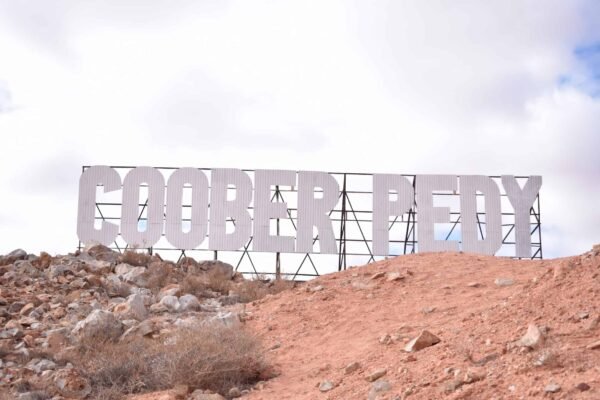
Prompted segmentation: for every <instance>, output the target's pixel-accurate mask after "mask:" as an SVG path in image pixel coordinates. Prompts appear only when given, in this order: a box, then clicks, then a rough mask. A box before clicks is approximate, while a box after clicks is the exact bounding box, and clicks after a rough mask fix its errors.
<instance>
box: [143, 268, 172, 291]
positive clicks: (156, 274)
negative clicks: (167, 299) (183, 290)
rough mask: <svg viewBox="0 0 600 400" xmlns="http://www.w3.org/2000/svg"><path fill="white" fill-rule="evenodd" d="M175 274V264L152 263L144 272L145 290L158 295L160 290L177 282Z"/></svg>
mask: <svg viewBox="0 0 600 400" xmlns="http://www.w3.org/2000/svg"><path fill="white" fill-rule="evenodd" d="M176 274H177V271H176V269H175V264H173V263H171V262H164V261H155V262H152V263H150V265H148V269H147V271H146V275H147V282H148V283H147V288H148V289H150V290H152V291H153V292H154V293H158V292H159V291H160V289H162V288H163V287H165V286H166V285H168V284H169V283H171V282H172V281H176V280H177V278H176V276H175V275H176Z"/></svg>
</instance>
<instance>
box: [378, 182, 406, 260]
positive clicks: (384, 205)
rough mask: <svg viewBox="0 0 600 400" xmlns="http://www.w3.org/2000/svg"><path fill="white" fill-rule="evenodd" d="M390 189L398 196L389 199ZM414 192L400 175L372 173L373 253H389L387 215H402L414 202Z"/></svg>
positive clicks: (385, 254)
mask: <svg viewBox="0 0 600 400" xmlns="http://www.w3.org/2000/svg"><path fill="white" fill-rule="evenodd" d="M390 191H394V192H395V193H397V196H398V198H397V199H396V200H394V201H390ZM414 197H415V193H414V190H413V187H412V185H411V184H410V182H409V180H408V179H407V178H405V177H404V176H402V175H391V174H376V175H373V254H374V255H377V256H387V255H389V253H390V247H389V242H390V230H389V217H390V216H391V215H394V216H398V215H402V214H404V213H405V212H407V211H408V210H410V208H411V206H412V205H413V202H414Z"/></svg>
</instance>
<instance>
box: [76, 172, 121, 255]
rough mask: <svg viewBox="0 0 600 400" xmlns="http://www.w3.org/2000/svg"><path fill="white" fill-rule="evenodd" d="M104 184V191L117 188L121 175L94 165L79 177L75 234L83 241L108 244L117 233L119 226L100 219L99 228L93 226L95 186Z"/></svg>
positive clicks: (119, 184)
mask: <svg viewBox="0 0 600 400" xmlns="http://www.w3.org/2000/svg"><path fill="white" fill-rule="evenodd" d="M99 185H102V186H104V193H107V192H112V191H114V190H119V189H120V188H121V177H120V176H119V174H118V173H117V171H115V170H114V169H112V168H109V167H105V166H100V165H98V166H94V167H90V168H88V169H86V170H85V171H84V172H83V174H81V177H80V178H79V204H78V210H77V236H78V237H79V240H80V241H82V242H83V243H90V242H98V243H102V244H103V245H105V246H108V245H110V244H111V243H112V242H113V241H114V240H115V238H116V237H117V235H118V234H119V226H118V225H116V224H112V223H110V222H106V221H102V226H101V227H100V229H95V228H94V216H95V213H96V186H99Z"/></svg>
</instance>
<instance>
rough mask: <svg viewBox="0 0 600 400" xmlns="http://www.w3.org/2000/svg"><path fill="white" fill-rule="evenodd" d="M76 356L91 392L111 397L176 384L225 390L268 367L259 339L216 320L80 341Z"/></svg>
mask: <svg viewBox="0 0 600 400" xmlns="http://www.w3.org/2000/svg"><path fill="white" fill-rule="evenodd" d="M72 362H73V364H75V366H76V367H78V368H80V369H81V370H82V371H83V373H84V374H85V376H86V378H87V379H88V380H89V382H90V384H91V386H92V390H93V392H92V393H93V398H98V399H100V398H102V399H107V400H116V399H120V398H122V397H123V396H124V395H127V394H131V393H141V392H148V391H154V390H164V389H169V388H172V387H174V386H175V385H178V384H183V385H187V386H189V387H190V388H192V389H195V388H202V389H209V390H212V391H215V392H219V393H222V394H226V393H227V391H228V390H229V389H230V388H232V387H234V386H236V387H244V386H248V385H250V384H252V383H254V382H256V381H258V380H259V378H260V376H261V373H263V372H264V371H265V370H266V369H267V366H266V363H265V361H264V360H263V356H262V351H261V348H260V345H259V342H258V340H257V339H255V338H254V337H252V336H251V335H249V334H248V333H247V332H245V331H244V330H243V329H240V328H227V327H217V326H214V325H213V326H210V327H206V328H196V329H180V330H177V331H176V332H174V333H173V334H172V335H170V336H169V337H168V338H167V339H165V340H163V341H160V340H151V339H146V338H143V337H139V336H137V337H133V338H131V339H129V340H126V341H122V342H119V343H108V342H106V343H103V344H102V345H97V344H96V346H90V345H85V346H84V345H82V346H81V347H80V348H79V349H78V352H77V355H76V356H75V358H74V359H73V360H72Z"/></svg>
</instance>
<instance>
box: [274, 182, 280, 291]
mask: <svg viewBox="0 0 600 400" xmlns="http://www.w3.org/2000/svg"><path fill="white" fill-rule="evenodd" d="M279 196H280V193H279V185H275V198H276V199H277V201H279ZM276 228H277V236H279V218H277V221H276ZM275 279H276V280H280V279H281V253H280V252H277V253H275Z"/></svg>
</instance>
